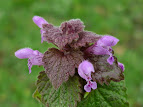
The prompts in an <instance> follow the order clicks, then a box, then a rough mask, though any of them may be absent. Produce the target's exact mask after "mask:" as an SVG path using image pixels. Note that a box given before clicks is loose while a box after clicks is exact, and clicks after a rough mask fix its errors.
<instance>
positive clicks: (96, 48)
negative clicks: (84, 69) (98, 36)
mask: <svg viewBox="0 0 143 107" xmlns="http://www.w3.org/2000/svg"><path fill="white" fill-rule="evenodd" d="M86 51H87V52H88V53H93V54H95V55H110V54H111V53H110V52H109V51H108V49H106V48H103V47H102V46H95V45H94V46H91V47H89V48H88V49H87V50H86Z"/></svg>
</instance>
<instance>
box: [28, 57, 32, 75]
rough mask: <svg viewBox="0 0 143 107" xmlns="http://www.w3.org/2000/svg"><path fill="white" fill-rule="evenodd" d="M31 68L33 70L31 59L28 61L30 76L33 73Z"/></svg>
mask: <svg viewBox="0 0 143 107" xmlns="http://www.w3.org/2000/svg"><path fill="white" fill-rule="evenodd" d="M31 68H32V62H31V61H30V59H28V69H29V74H30V73H31Z"/></svg>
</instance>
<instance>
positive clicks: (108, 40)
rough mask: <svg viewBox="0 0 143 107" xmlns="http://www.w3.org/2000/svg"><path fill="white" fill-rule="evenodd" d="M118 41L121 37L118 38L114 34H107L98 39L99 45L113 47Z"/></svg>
mask: <svg viewBox="0 0 143 107" xmlns="http://www.w3.org/2000/svg"><path fill="white" fill-rule="evenodd" d="M118 42H119V39H117V38H115V37H113V36H109V35H105V36H103V37H102V38H101V39H99V40H98V41H97V45H98V46H103V47H104V46H110V47H112V46H115V45H116V44H117V43H118Z"/></svg>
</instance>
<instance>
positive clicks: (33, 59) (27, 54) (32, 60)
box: [15, 48, 43, 73]
mask: <svg viewBox="0 0 143 107" xmlns="http://www.w3.org/2000/svg"><path fill="white" fill-rule="evenodd" d="M15 56H16V57H17V58H19V59H26V58H28V68H29V73H31V68H32V65H43V62H42V57H43V54H42V53H40V52H39V51H38V50H32V49H30V48H23V49H19V50H18V51H16V52H15Z"/></svg>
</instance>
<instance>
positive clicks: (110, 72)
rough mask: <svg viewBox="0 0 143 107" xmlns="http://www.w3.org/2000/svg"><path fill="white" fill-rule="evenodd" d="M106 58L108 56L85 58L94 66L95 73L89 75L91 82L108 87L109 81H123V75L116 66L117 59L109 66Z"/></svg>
mask: <svg viewBox="0 0 143 107" xmlns="http://www.w3.org/2000/svg"><path fill="white" fill-rule="evenodd" d="M108 57H109V56H108V55H91V56H90V57H88V58H87V60H89V61H90V62H91V63H92V64H93V66H94V70H95V72H94V73H91V77H92V79H93V81H96V82H98V83H100V84H103V83H105V84H107V85H108V84H109V83H110V81H111V80H112V81H116V82H119V81H121V80H124V75H123V72H122V71H121V69H120V68H119V66H118V63H117V58H116V57H114V60H115V61H114V63H113V64H112V65H110V64H109V63H108V62H107V58H108Z"/></svg>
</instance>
